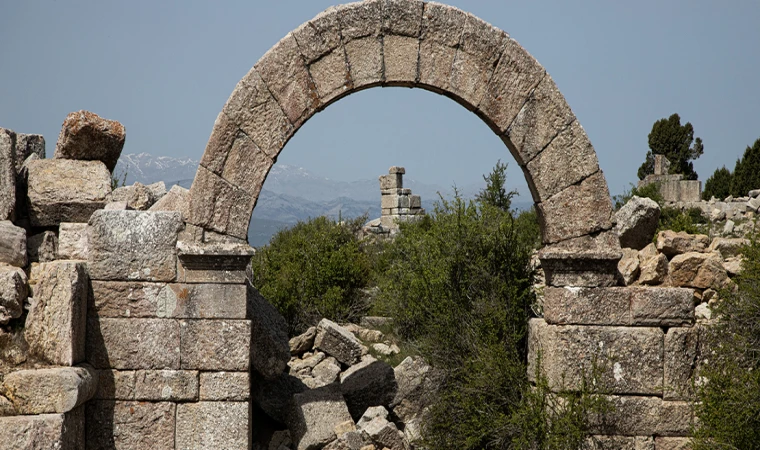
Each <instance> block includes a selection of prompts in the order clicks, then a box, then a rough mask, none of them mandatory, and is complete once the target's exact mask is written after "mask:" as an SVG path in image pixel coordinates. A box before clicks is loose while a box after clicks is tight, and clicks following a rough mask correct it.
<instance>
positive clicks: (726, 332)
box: [694, 238, 760, 450]
mask: <svg viewBox="0 0 760 450" xmlns="http://www.w3.org/2000/svg"><path fill="white" fill-rule="evenodd" d="M743 255H744V261H743V263H742V273H741V274H740V275H739V276H738V277H736V278H734V281H735V282H736V289H727V290H725V291H724V292H722V293H721V298H722V300H721V301H720V302H718V303H717V305H716V306H715V311H714V315H716V316H717V317H718V318H719V319H718V322H717V324H715V325H712V326H711V327H709V328H708V330H707V333H706V335H707V337H706V338H707V348H708V350H709V353H708V354H707V355H705V359H706V361H704V363H705V364H704V365H705V367H704V369H703V370H702V372H701V373H700V379H702V380H705V382H704V383H703V384H702V385H701V387H699V388H698V389H697V402H696V403H695V408H696V411H695V412H696V415H697V417H698V418H699V426H698V428H697V429H696V431H695V435H694V449H695V450H706V449H714V448H735V449H747V450H752V449H760V243H759V242H758V241H757V238H754V239H752V241H751V244H750V245H749V246H747V247H745V250H744V252H743Z"/></svg>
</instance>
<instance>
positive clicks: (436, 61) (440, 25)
mask: <svg viewBox="0 0 760 450" xmlns="http://www.w3.org/2000/svg"><path fill="white" fill-rule="evenodd" d="M466 18H467V15H466V13H464V12H463V11H461V10H459V9H456V8H453V7H451V6H448V5H442V4H439V3H426V4H425V8H424V11H423V14H422V27H421V36H420V37H421V41H420V51H419V52H420V56H419V60H420V62H419V82H420V83H421V84H424V85H427V86H432V87H434V88H436V89H437V90H441V91H445V90H447V89H448V87H449V78H450V77H451V67H452V65H453V64H454V57H455V56H456V53H457V50H456V46H457V45H459V41H460V39H461V38H462V30H463V29H464V22H465V19H466Z"/></svg>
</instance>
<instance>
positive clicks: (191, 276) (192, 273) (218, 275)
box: [177, 261, 246, 284]
mask: <svg viewBox="0 0 760 450" xmlns="http://www.w3.org/2000/svg"><path fill="white" fill-rule="evenodd" d="M245 280H246V278H245V270H229V269H218V270H217V269H197V268H188V267H185V265H184V264H182V261H179V263H178V264H177V281H178V282H180V283H218V284H241V283H245Z"/></svg>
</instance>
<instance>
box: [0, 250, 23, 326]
mask: <svg viewBox="0 0 760 450" xmlns="http://www.w3.org/2000/svg"><path fill="white" fill-rule="evenodd" d="M27 295H28V289H27V279H26V273H24V271H23V270H21V269H19V268H18V267H12V266H3V265H0V325H5V324H7V323H8V321H9V320H11V319H17V318H19V317H21V313H22V312H23V307H24V301H26V297H27Z"/></svg>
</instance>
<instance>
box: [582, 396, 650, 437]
mask: <svg viewBox="0 0 760 450" xmlns="http://www.w3.org/2000/svg"><path fill="white" fill-rule="evenodd" d="M605 397H606V400H607V402H609V406H610V408H609V410H608V411H606V412H604V413H598V414H592V415H591V417H589V426H590V431H591V433H599V434H608V435H623V436H652V435H655V434H657V430H658V428H659V426H660V425H659V424H660V421H661V420H662V417H661V406H662V399H660V398H658V397H638V396H628V395H608V396H605Z"/></svg>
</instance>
